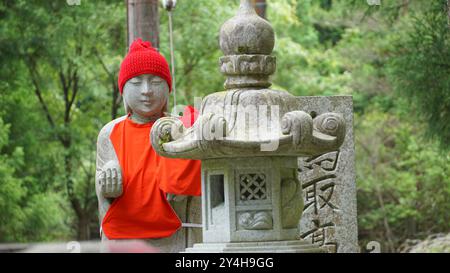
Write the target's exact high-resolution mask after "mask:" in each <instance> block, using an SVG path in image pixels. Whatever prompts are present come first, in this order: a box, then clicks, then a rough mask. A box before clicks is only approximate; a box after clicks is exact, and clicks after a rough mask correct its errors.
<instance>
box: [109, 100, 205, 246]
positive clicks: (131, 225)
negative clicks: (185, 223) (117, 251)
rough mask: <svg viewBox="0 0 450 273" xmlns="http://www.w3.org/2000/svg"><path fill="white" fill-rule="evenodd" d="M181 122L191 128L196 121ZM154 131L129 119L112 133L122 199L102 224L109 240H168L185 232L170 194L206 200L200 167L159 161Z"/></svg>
mask: <svg viewBox="0 0 450 273" xmlns="http://www.w3.org/2000/svg"><path fill="white" fill-rule="evenodd" d="M192 110H194V109H193V108H192ZM192 110H189V112H190V113H193V112H194V111H192ZM185 114H187V111H185ZM186 118H188V120H187V121H191V122H187V121H186ZM182 121H183V123H184V122H187V123H185V124H188V125H192V123H193V121H194V119H192V120H190V117H188V115H185V116H184V117H183V118H182ZM152 125H153V122H152V123H147V124H137V123H135V122H133V121H131V120H130V119H129V117H127V118H126V119H124V120H123V121H121V122H119V123H117V124H116V125H115V126H114V128H113V130H112V132H111V135H110V139H111V141H112V144H113V146H114V150H115V151H116V154H117V157H118V159H119V163H120V166H121V168H122V181H123V194H122V195H121V196H120V197H118V198H116V199H115V200H114V201H113V203H112V204H111V206H110V207H109V209H108V211H107V213H106V215H105V217H104V218H103V221H102V230H103V232H104V233H105V235H106V237H107V238H108V239H137V238H161V237H169V236H171V235H172V234H174V233H175V232H176V231H177V230H178V229H179V228H181V221H180V219H179V218H178V216H177V215H176V213H175V211H174V210H173V209H172V207H171V205H170V204H169V202H168V201H167V199H166V193H173V194H181V195H196V196H199V195H200V194H201V183H200V169H201V164H200V161H199V160H188V159H171V158H165V157H161V156H159V155H158V154H157V153H156V152H155V151H154V150H153V147H152V146H151V142H150V130H151V127H152Z"/></svg>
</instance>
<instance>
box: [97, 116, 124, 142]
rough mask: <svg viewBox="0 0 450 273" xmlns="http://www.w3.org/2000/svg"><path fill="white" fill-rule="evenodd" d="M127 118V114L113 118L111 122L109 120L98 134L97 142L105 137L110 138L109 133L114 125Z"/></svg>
mask: <svg viewBox="0 0 450 273" xmlns="http://www.w3.org/2000/svg"><path fill="white" fill-rule="evenodd" d="M126 118H127V116H122V117H119V118H116V119H113V120H111V121H110V122H108V123H107V124H106V125H105V126H103V128H102V129H101V130H100V133H99V134H98V139H97V144H98V143H99V141H101V140H103V138H109V135H110V134H111V131H112V129H113V128H114V126H115V125H116V124H117V123H119V122H121V121H122V120H124V119H126Z"/></svg>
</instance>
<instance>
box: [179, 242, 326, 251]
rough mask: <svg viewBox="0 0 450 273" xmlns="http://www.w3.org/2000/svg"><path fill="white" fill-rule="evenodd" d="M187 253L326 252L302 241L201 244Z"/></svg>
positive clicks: (188, 249) (189, 249) (195, 245)
mask: <svg viewBox="0 0 450 273" xmlns="http://www.w3.org/2000/svg"><path fill="white" fill-rule="evenodd" d="M185 252H187V253H325V252H326V250H325V249H324V248H321V247H319V246H316V245H313V244H311V243H309V242H307V241H304V240H291V241H269V242H239V243H203V244H194V246H193V247H190V248H187V249H186V251H185Z"/></svg>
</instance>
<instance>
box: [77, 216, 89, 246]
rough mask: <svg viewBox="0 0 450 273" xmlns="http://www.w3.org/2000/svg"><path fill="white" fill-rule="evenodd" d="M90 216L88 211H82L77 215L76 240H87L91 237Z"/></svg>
mask: <svg viewBox="0 0 450 273" xmlns="http://www.w3.org/2000/svg"><path fill="white" fill-rule="evenodd" d="M90 218H91V217H89V211H88V212H85V213H82V214H81V216H80V217H78V226H77V240H79V241H87V240H89V239H90V238H91V236H90Z"/></svg>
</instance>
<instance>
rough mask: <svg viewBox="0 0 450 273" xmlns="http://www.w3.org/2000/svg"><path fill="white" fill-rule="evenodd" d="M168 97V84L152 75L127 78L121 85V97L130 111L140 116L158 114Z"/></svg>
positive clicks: (162, 109)
mask: <svg viewBox="0 0 450 273" xmlns="http://www.w3.org/2000/svg"><path fill="white" fill-rule="evenodd" d="M168 98H169V85H168V84H167V82H166V81H165V80H164V79H162V78H160V77H158V76H154V75H150V74H143V75H140V76H137V77H134V78H131V79H129V80H128V81H127V82H126V83H125V86H124V87H123V99H124V101H125V104H126V105H127V106H128V107H129V108H130V109H129V110H131V112H133V113H135V114H138V115H139V116H141V117H153V116H157V115H160V114H161V113H162V112H163V111H164V108H165V106H166V103H167V100H168Z"/></svg>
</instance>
